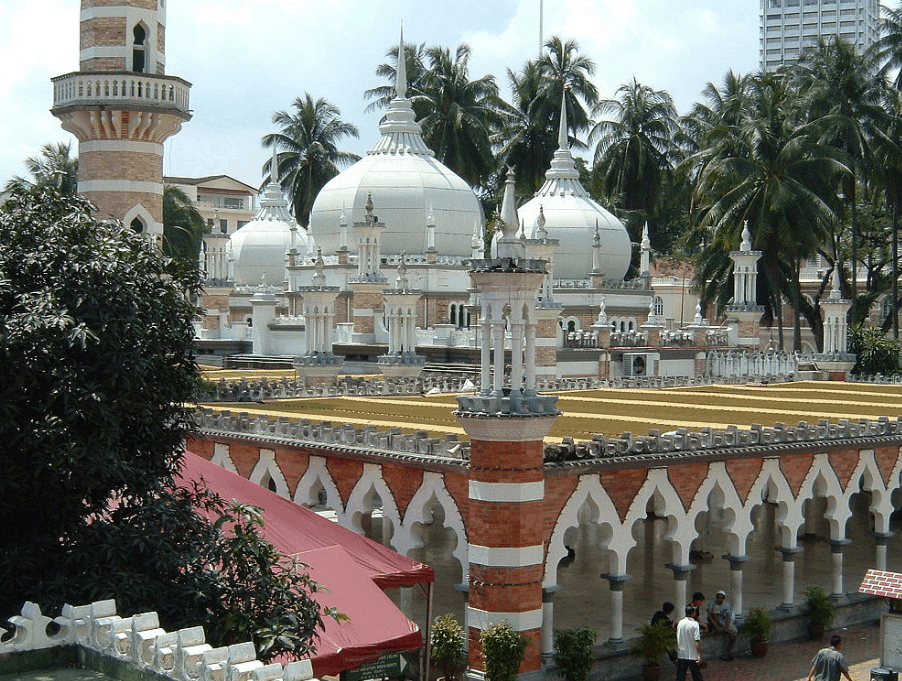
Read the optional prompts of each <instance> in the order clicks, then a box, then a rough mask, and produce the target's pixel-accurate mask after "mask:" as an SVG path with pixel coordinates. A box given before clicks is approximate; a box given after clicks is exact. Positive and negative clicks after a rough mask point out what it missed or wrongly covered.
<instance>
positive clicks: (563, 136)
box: [557, 87, 570, 149]
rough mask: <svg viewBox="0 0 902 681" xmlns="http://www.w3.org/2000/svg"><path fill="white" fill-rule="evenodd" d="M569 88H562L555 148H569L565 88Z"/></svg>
mask: <svg viewBox="0 0 902 681" xmlns="http://www.w3.org/2000/svg"><path fill="white" fill-rule="evenodd" d="M568 89H569V88H566V87H565V88H564V89H563V93H564V94H563V96H562V97H561V125H560V128H559V129H558V131H557V148H558V149H569V148H570V143H569V141H568V139H567V90H568Z"/></svg>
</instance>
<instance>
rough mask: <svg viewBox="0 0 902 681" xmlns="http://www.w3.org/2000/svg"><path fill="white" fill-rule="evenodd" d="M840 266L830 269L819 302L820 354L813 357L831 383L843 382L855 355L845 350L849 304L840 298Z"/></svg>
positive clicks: (846, 300) (846, 347)
mask: <svg viewBox="0 0 902 681" xmlns="http://www.w3.org/2000/svg"><path fill="white" fill-rule="evenodd" d="M840 272H842V263H841V262H839V261H837V262H836V264H835V265H834V267H833V277H832V281H831V283H832V287H831V289H830V295H829V296H828V297H827V298H826V299H824V300H821V309H822V310H823V311H824V352H823V353H820V354H818V355H816V356H815V361H816V364H817V368H818V369H819V370H820V371H826V372H827V375H828V377H829V378H830V379H831V380H845V377H846V374H847V373H848V372H849V371H851V370H852V367H854V366H855V355H853V354H851V353H849V351H848V336H849V308H851V307H852V301H850V300H848V299H846V298H843V297H842V290H841V286H842V281H841V280H840Z"/></svg>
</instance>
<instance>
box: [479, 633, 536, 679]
mask: <svg viewBox="0 0 902 681" xmlns="http://www.w3.org/2000/svg"><path fill="white" fill-rule="evenodd" d="M479 642H480V643H481V644H482V655H483V657H485V681H516V679H517V670H519V669H520V663H522V662H523V657H524V655H526V646H528V645H529V639H528V638H526V637H525V636H523V635H522V634H520V633H518V632H516V631H514V628H513V627H512V626H511V625H510V622H508V621H507V620H501V621H500V622H497V623H495V624H493V625H491V626H490V627H489V628H488V629H486V630H485V631H483V632H482V634H481V635H480V636H479Z"/></svg>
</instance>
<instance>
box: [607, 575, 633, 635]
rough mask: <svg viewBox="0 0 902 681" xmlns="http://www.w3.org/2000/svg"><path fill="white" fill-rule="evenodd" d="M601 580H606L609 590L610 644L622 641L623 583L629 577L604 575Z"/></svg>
mask: <svg viewBox="0 0 902 681" xmlns="http://www.w3.org/2000/svg"><path fill="white" fill-rule="evenodd" d="M601 578H602V579H606V580H608V585H609V586H610V590H611V637H610V639H609V640H610V641H611V643H620V642H621V641H623V583H624V582H625V581H626V580H628V579H629V578H630V576H629V575H614V574H611V573H607V572H606V573H604V574H603V575H602V576H601Z"/></svg>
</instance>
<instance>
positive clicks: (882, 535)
mask: <svg viewBox="0 0 902 681" xmlns="http://www.w3.org/2000/svg"><path fill="white" fill-rule="evenodd" d="M892 536H893V533H892V532H874V540H875V542H876V544H877V547H876V552H875V554H876V555H875V556H874V569H875V570H886V545H887V542H888V541H889V538H890V537H892Z"/></svg>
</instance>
